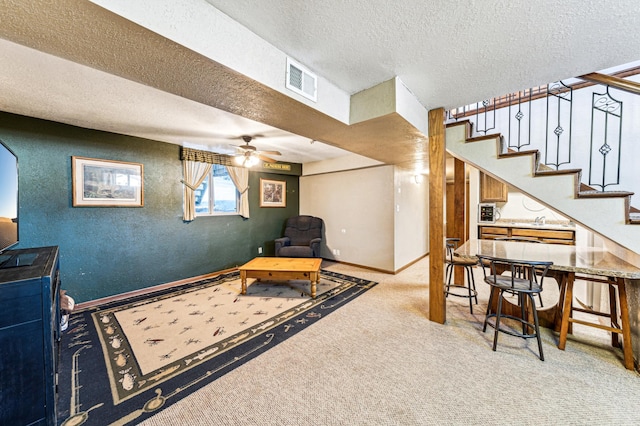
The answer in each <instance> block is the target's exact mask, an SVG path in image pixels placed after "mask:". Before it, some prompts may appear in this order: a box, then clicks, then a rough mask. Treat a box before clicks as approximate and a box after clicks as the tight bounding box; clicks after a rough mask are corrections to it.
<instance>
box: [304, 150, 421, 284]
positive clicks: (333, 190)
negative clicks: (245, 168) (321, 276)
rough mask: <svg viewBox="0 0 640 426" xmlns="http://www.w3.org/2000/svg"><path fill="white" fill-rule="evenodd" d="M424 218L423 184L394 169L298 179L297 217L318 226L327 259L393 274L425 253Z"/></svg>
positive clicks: (329, 173) (386, 167) (330, 174)
mask: <svg viewBox="0 0 640 426" xmlns="http://www.w3.org/2000/svg"><path fill="white" fill-rule="evenodd" d="M327 161H329V163H331V161H330V160H327ZM318 169H326V167H320V166H318ZM428 212H429V209H428V184H427V181H426V180H425V181H424V182H422V183H420V184H417V183H416V181H415V175H414V174H413V172H410V171H408V170H403V169H399V168H397V167H394V166H388V165H385V166H377V167H369V168H362V169H356V170H338V171H334V172H327V173H321V174H315V175H305V176H302V177H301V178H300V214H309V215H312V216H318V217H321V218H322V219H323V220H324V222H325V243H326V246H325V247H324V248H323V253H322V256H323V257H324V258H327V259H335V260H338V261H342V262H347V263H352V264H355V265H361V266H366V267H369V268H374V269H379V270H383V271H388V272H395V271H397V270H399V269H401V268H403V267H404V266H406V265H408V264H410V263H411V262H413V261H415V260H417V259H419V258H421V257H422V256H424V255H425V254H427V253H428V251H429V247H428V239H429V235H428V229H429V227H428ZM334 250H335V251H336V252H335V254H334ZM338 252H339V254H338Z"/></svg>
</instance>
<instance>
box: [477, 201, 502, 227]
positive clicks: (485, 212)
mask: <svg viewBox="0 0 640 426" xmlns="http://www.w3.org/2000/svg"><path fill="white" fill-rule="evenodd" d="M497 219H498V208H497V207H496V203H480V204H478V223H496V220H497Z"/></svg>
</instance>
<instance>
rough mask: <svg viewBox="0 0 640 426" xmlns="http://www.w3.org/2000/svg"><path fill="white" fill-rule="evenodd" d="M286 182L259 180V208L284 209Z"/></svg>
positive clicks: (285, 203) (285, 204)
mask: <svg viewBox="0 0 640 426" xmlns="http://www.w3.org/2000/svg"><path fill="white" fill-rule="evenodd" d="M286 206H287V182H285V181H280V180H269V179H260V207H286Z"/></svg>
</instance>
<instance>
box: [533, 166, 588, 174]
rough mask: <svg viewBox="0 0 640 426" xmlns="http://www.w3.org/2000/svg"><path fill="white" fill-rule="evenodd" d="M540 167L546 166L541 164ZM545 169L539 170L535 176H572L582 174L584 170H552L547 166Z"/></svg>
mask: <svg viewBox="0 0 640 426" xmlns="http://www.w3.org/2000/svg"><path fill="white" fill-rule="evenodd" d="M540 166H545V165H544V164H540ZM545 167H546V168H545V169H538V171H537V172H536V174H535V176H559V175H571V174H575V173H581V172H582V169H564V170H556V169H552V168H551V167H549V166H545Z"/></svg>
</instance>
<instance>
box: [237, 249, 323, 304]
mask: <svg viewBox="0 0 640 426" xmlns="http://www.w3.org/2000/svg"><path fill="white" fill-rule="evenodd" d="M321 264H322V259H320V258H315V257H314V258H290V257H256V258H255V259H253V260H251V261H249V262H247V263H245V264H244V265H242V266H240V267H239V268H238V270H239V271H240V279H241V281H242V292H241V293H242V294H246V293H247V278H257V279H258V281H260V280H261V279H267V280H309V281H310V282H311V297H312V298H313V299H315V298H316V285H317V284H318V281H319V280H320V265H321Z"/></svg>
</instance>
